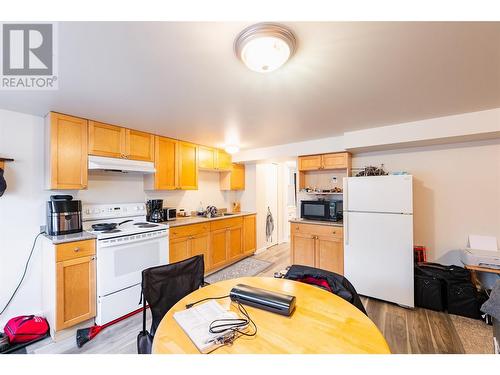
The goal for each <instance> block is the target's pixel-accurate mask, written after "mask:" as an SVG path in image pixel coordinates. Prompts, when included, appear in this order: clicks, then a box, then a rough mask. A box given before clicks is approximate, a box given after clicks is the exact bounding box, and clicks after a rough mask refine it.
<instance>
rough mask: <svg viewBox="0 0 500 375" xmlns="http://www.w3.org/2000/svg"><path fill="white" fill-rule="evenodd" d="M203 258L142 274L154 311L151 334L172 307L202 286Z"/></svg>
mask: <svg viewBox="0 0 500 375" xmlns="http://www.w3.org/2000/svg"><path fill="white" fill-rule="evenodd" d="M204 270H205V265H204V261H203V255H196V256H194V257H192V258H189V259H186V260H182V261H180V262H177V263H172V264H167V265H165V266H158V267H151V268H148V269H145V270H144V271H142V293H143V298H145V299H146V301H147V303H148V304H149V307H150V309H151V315H152V318H153V319H152V323H151V330H150V334H151V335H152V336H154V334H155V332H156V329H157V328H158V325H159V324H160V321H161V320H162V319H163V317H164V316H165V314H166V313H167V311H168V310H170V308H171V307H172V306H173V305H175V304H176V303H177V302H179V301H180V300H181V299H182V298H184V297H185V296H187V295H188V294H189V293H191V292H193V291H195V290H197V289H199V288H200V287H201V286H203V282H204V279H203V275H204Z"/></svg>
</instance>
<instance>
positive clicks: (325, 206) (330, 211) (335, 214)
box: [300, 200, 343, 221]
mask: <svg viewBox="0 0 500 375" xmlns="http://www.w3.org/2000/svg"><path fill="white" fill-rule="evenodd" d="M342 216H343V215H342V201H329V200H316V201H301V202H300V217H301V218H302V219H307V220H325V221H341V220H342Z"/></svg>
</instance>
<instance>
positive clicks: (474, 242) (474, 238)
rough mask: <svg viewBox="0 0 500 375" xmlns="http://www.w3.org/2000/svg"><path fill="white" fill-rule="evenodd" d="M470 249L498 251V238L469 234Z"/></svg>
mask: <svg viewBox="0 0 500 375" xmlns="http://www.w3.org/2000/svg"><path fill="white" fill-rule="evenodd" d="M469 247H470V248H471V249H478V250H489V251H498V244H497V238H496V237H495V236H478V235H475V234H469Z"/></svg>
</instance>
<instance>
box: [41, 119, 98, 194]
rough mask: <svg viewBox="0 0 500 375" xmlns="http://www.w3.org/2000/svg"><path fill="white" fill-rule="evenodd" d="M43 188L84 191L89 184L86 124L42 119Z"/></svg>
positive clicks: (82, 121)
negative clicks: (44, 166) (44, 180)
mask: <svg viewBox="0 0 500 375" xmlns="http://www.w3.org/2000/svg"><path fill="white" fill-rule="evenodd" d="M45 127H46V136H47V143H48V145H47V147H48V149H47V153H46V160H45V163H46V187H47V189H54V190H68V189H69V190H80V189H86V188H87V183H88V156H87V148H88V141H87V120H85V119H82V118H79V117H73V116H67V115H63V114H60V113H54V112H50V113H49V114H48V115H47V117H46V118H45Z"/></svg>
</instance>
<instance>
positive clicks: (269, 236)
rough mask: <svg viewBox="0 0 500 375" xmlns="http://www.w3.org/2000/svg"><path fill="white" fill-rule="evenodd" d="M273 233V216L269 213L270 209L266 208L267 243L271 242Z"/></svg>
mask: <svg viewBox="0 0 500 375" xmlns="http://www.w3.org/2000/svg"><path fill="white" fill-rule="evenodd" d="M273 232H274V219H273V214H272V213H271V209H270V208H269V207H267V217H266V240H267V242H269V241H271V242H272V240H273Z"/></svg>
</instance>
